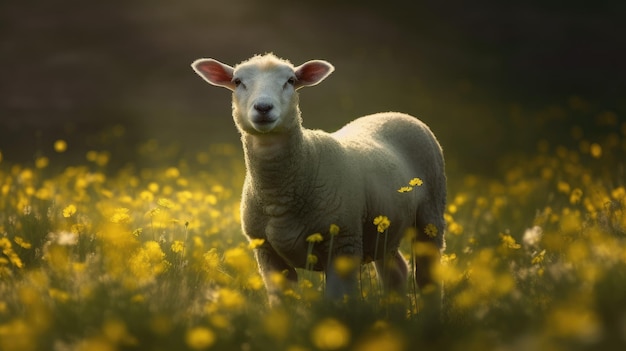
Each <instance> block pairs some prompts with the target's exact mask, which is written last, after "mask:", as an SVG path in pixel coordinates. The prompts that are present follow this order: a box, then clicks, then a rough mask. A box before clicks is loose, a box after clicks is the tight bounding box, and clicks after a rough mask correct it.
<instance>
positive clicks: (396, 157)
mask: <svg viewBox="0 0 626 351" xmlns="http://www.w3.org/2000/svg"><path fill="white" fill-rule="evenodd" d="M192 67H193V69H194V70H195V71H196V72H197V73H198V74H199V75H200V76H201V77H202V78H204V79H205V80H206V81H207V82H209V83H210V84H212V85H216V86H220V87H224V88H227V89H229V90H231V91H232V92H233V96H232V97H233V101H232V109H233V118H234V121H235V124H236V125H237V128H238V129H239V132H240V133H241V140H242V143H243V150H244V154H245V162H246V169H247V174H246V179H245V184H244V187H243V194H242V202H241V213H242V222H243V231H244V233H245V235H246V236H247V237H248V238H249V239H250V240H251V239H264V241H263V242H264V244H262V245H260V246H258V247H257V248H256V249H255V255H256V259H257V262H258V265H259V269H260V272H261V275H262V276H263V278H264V281H265V285H266V288H267V292H268V295H269V300H270V304H275V303H279V302H280V300H281V292H282V290H281V289H280V288H279V287H278V286H276V284H275V283H273V281H275V279H271V274H276V272H282V273H283V274H285V276H286V277H287V278H288V280H291V281H296V280H297V274H296V270H295V269H294V268H305V267H307V259H308V258H307V256H308V255H307V254H308V252H307V249H308V248H309V245H310V243H308V242H307V241H306V239H307V237H309V235H311V234H313V233H324V240H323V241H322V242H318V243H316V244H315V246H314V249H315V250H314V254H315V255H316V256H317V257H318V258H319V260H317V264H315V266H314V267H313V268H314V269H316V270H323V271H324V272H325V274H326V286H327V287H326V294H327V295H328V296H329V298H331V299H340V298H342V297H344V296H345V295H346V294H354V293H356V292H357V291H358V290H357V272H358V270H356V269H355V270H353V271H352V272H351V273H349V274H347V275H346V274H345V273H346V272H345V271H341V272H340V271H338V270H337V267H336V265H333V264H330V266H329V265H328V264H327V262H330V260H328V261H327V260H326V257H328V255H329V254H330V255H332V257H333V258H336V257H340V256H347V257H350V258H353V259H358V260H359V262H362V263H366V262H368V261H369V260H372V259H373V260H374V261H375V266H376V269H377V271H378V273H379V276H381V277H382V278H383V280H384V281H383V284H384V286H385V287H386V288H387V289H388V290H390V291H396V292H398V293H404V292H405V291H406V290H405V289H406V277H407V271H408V268H407V263H406V261H405V259H404V258H403V256H402V255H401V254H400V252H399V251H398V247H399V244H400V241H401V239H402V238H403V236H404V234H405V233H406V232H407V229H408V228H410V227H413V226H415V227H416V228H417V230H416V232H417V234H416V235H415V236H414V238H413V239H414V240H415V242H416V244H415V245H414V247H416V248H417V249H416V250H415V251H416V257H415V259H414V263H415V267H414V272H415V276H414V279H415V281H416V283H417V284H418V286H419V287H420V289H421V291H422V295H424V293H425V292H428V291H431V292H433V293H432V294H430V296H434V298H433V299H430V302H429V303H431V304H435V305H438V306H439V307H440V295H439V294H437V293H436V291H439V292H441V284H439V283H438V282H437V280H436V279H434V278H433V268H434V266H435V265H436V264H437V263H438V262H439V257H440V251H441V250H443V247H444V238H443V233H444V225H445V224H444V219H443V212H444V209H445V200H446V178H445V173H444V160H443V155H442V151H441V147H440V146H439V143H438V142H437V140H436V138H435V136H434V135H433V133H432V132H431V131H430V129H429V128H428V127H427V126H426V125H425V124H424V123H422V122H421V121H419V120H418V119H417V118H415V117H412V116H409V115H406V114H401V113H393V112H389V113H379V114H374V115H370V116H365V117H361V118H358V119H356V120H354V121H353V122H351V123H349V124H348V125H346V126H345V127H343V128H342V129H340V130H339V131H337V132H335V133H326V132H324V131H320V130H310V129H306V128H303V127H302V120H301V116H300V109H299V106H298V93H297V90H299V89H300V88H303V87H308V86H313V85H316V84H318V83H320V82H321V81H322V80H324V79H325V78H326V77H327V76H328V75H329V74H330V73H332V72H333V70H334V67H333V66H332V65H331V64H330V63H328V62H325V61H320V60H314V61H309V62H306V63H304V64H302V65H301V66H298V67H294V66H293V65H292V64H291V63H289V62H288V61H285V60H282V59H279V58H277V57H276V56H274V55H273V54H266V55H263V56H255V57H252V58H251V59H249V60H247V61H244V62H242V63H240V64H239V65H237V66H236V67H234V68H233V67H231V66H228V65H226V64H223V63H221V62H219V61H216V60H213V59H199V60H196V61H195V62H194V63H193V64H192ZM414 178H419V179H421V180H422V181H423V184H422V186H420V187H416V188H415V189H414V190H413V191H412V192H409V193H401V192H399V191H398V189H399V188H401V187H402V186H403V185H407V182H408V181H409V180H411V179H414ZM379 215H385V216H387V217H388V218H389V220H390V223H391V225H390V226H389V228H388V229H387V233H386V240H384V239H383V238H384V237H385V236H383V234H379V233H378V231H377V226H375V225H374V224H373V220H374V218H375V217H377V216H379ZM330 224H335V225H337V226H339V228H340V232H339V234H337V235H335V236H334V237H333V244H332V249H331V248H330V239H329V236H330V234H329V225H330ZM414 232H415V231H414ZM377 236H379V238H378V240H377ZM260 241H262V240H260ZM260 241H257V242H260ZM376 243H378V248H376V247H375V246H376ZM385 248H386V249H387V251H386V252H384V250H385ZM329 249H330V250H331V251H332V252H329ZM375 254H377V256H376V257H374V256H375ZM383 257H386V258H387V260H386V261H387V262H383V261H384V260H383ZM344 261H345V260H344ZM425 287H434V288H435V289H430V288H429V289H425ZM427 295H428V294H427Z"/></svg>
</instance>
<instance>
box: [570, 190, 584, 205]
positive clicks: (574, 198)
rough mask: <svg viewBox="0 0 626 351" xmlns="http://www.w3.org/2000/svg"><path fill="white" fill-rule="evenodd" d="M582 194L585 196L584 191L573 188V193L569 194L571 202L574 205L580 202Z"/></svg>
mask: <svg viewBox="0 0 626 351" xmlns="http://www.w3.org/2000/svg"><path fill="white" fill-rule="evenodd" d="M582 196H583V191H582V190H580V189H579V188H576V189H574V190H572V193H571V194H570V196H569V202H570V203H571V204H572V205H575V204H577V203H580V199H581V198H582Z"/></svg>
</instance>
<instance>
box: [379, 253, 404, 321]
mask: <svg viewBox="0 0 626 351" xmlns="http://www.w3.org/2000/svg"><path fill="white" fill-rule="evenodd" d="M388 255H389V257H386V258H383V259H379V260H376V261H375V262H374V264H375V266H376V273H377V274H378V277H379V279H380V280H381V281H382V283H383V287H384V290H385V297H386V299H385V300H386V303H385V308H386V310H387V312H388V313H389V315H390V316H391V317H397V318H404V317H405V316H406V313H405V312H406V308H407V303H406V301H407V299H406V291H407V290H406V286H407V281H406V278H407V275H408V270H409V269H408V266H407V262H406V260H405V259H404V257H402V254H401V253H400V251H394V252H390V253H389V254H388Z"/></svg>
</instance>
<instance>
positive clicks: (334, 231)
mask: <svg viewBox="0 0 626 351" xmlns="http://www.w3.org/2000/svg"><path fill="white" fill-rule="evenodd" d="M328 231H329V232H330V235H337V234H339V226H338V225H336V224H331V225H330V229H329V230H328Z"/></svg>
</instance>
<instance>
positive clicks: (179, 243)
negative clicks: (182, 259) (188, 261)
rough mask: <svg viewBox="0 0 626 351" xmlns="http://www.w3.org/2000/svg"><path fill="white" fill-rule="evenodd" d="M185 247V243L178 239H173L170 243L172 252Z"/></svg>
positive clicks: (177, 251)
mask: <svg viewBox="0 0 626 351" xmlns="http://www.w3.org/2000/svg"><path fill="white" fill-rule="evenodd" d="M184 249H185V244H183V242H182V241H180V240H175V241H174V242H173V243H172V252H175V253H179V252H182V251H183V250H184Z"/></svg>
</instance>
